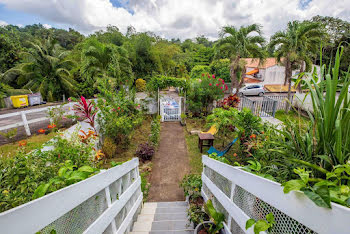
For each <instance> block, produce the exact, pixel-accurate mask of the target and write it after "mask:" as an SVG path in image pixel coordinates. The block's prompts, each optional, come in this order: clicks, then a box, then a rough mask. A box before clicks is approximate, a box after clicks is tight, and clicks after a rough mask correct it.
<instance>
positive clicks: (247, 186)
mask: <svg viewBox="0 0 350 234" xmlns="http://www.w3.org/2000/svg"><path fill="white" fill-rule="evenodd" d="M202 162H203V165H204V170H203V174H202V181H203V187H202V195H203V197H204V199H205V200H207V199H212V200H213V203H214V205H215V206H216V208H217V209H218V210H220V211H221V212H223V213H224V214H225V217H226V223H225V230H226V232H227V233H253V228H250V229H248V230H245V223H246V221H247V220H248V219H249V218H254V219H255V220H259V219H265V216H266V215H267V214H268V213H270V212H272V213H273V214H274V216H275V220H276V224H275V225H274V227H273V229H272V231H271V232H269V233H298V234H299V233H300V234H303V233H320V234H334V233H337V234H348V233H350V228H349V224H348V222H349V220H350V209H349V208H347V207H344V206H341V205H338V204H335V203H332V209H327V208H322V207H319V206H316V205H315V204H314V202H312V201H311V200H310V199H309V198H307V197H306V196H305V195H304V194H303V193H302V192H299V191H292V192H290V193H288V194H284V193H283V187H282V186H281V184H279V183H277V182H274V181H271V180H268V179H265V178H262V177H260V176H257V175H254V174H252V173H249V172H246V171H244V170H242V169H241V168H239V167H232V166H230V165H227V164H225V163H222V162H219V161H217V160H214V159H211V158H209V157H207V156H205V155H204V156H203V157H202Z"/></svg>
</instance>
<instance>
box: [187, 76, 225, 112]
mask: <svg viewBox="0 0 350 234" xmlns="http://www.w3.org/2000/svg"><path fill="white" fill-rule="evenodd" d="M225 90H227V85H226V84H225V82H224V81H223V80H222V79H220V78H218V79H217V78H215V76H214V75H209V74H203V76H201V77H200V78H199V79H193V80H191V83H190V88H189V90H188V92H187V104H188V109H189V111H191V112H192V113H193V115H195V116H198V115H199V114H201V113H203V114H204V115H206V114H207V113H208V112H209V111H210V105H211V104H212V103H213V101H214V100H218V99H221V98H223V97H224V92H225Z"/></svg>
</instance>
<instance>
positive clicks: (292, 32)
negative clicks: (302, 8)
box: [269, 21, 323, 112]
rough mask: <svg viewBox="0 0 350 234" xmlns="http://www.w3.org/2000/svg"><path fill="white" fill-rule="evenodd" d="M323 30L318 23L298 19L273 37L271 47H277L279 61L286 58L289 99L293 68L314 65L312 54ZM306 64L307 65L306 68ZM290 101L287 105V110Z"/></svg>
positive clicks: (309, 68)
mask: <svg viewBox="0 0 350 234" xmlns="http://www.w3.org/2000/svg"><path fill="white" fill-rule="evenodd" d="M322 35H323V32H322V31H321V30H320V29H319V24H318V23H309V22H304V23H300V22H298V21H293V22H289V23H288V26H287V29H286V30H285V31H279V32H277V33H275V34H274V35H273V36H272V37H271V41H270V44H269V47H271V48H276V49H275V56H276V58H277V60H278V61H279V62H281V59H282V57H283V58H284V61H283V63H284V65H285V83H287V82H288V100H290V95H291V85H292V82H291V77H292V70H293V68H295V67H296V66H299V67H300V72H304V70H306V71H310V70H311V67H312V60H311V58H310V57H311V56H312V53H316V51H317V48H318V45H319V42H320V38H321V36H322ZM304 64H305V65H306V66H305V68H304ZM288 109H289V103H287V105H286V112H287V111H288Z"/></svg>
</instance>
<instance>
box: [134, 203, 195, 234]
mask: <svg viewBox="0 0 350 234" xmlns="http://www.w3.org/2000/svg"><path fill="white" fill-rule="evenodd" d="M187 207H188V203H187V202H146V203H145V204H144V206H143V208H142V210H141V213H140V214H139V216H138V217H137V221H136V222H135V223H134V226H133V230H132V232H131V233H132V234H146V233H152V234H161V233H169V234H171V233H173V234H182V233H183V234H190V233H191V234H192V233H193V231H194V230H193V224H190V223H189V221H188V217H187Z"/></svg>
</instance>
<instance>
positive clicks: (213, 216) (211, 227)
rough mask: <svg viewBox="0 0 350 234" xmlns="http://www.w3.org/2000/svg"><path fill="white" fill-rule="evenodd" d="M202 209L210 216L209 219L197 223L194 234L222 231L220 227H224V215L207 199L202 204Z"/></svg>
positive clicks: (210, 233) (214, 233)
mask: <svg viewBox="0 0 350 234" xmlns="http://www.w3.org/2000/svg"><path fill="white" fill-rule="evenodd" d="M204 210H205V212H206V213H207V214H208V216H209V217H210V221H204V222H201V223H200V224H198V225H197V227H196V229H195V230H194V233H195V234H216V233H224V232H223V231H222V229H223V228H224V224H223V222H224V221H225V215H224V214H223V213H220V212H218V211H216V209H215V208H214V206H213V202H212V201H211V200H208V201H207V203H206V204H204Z"/></svg>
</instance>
